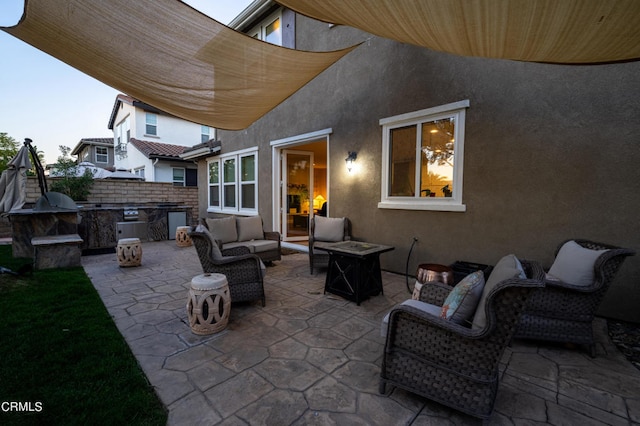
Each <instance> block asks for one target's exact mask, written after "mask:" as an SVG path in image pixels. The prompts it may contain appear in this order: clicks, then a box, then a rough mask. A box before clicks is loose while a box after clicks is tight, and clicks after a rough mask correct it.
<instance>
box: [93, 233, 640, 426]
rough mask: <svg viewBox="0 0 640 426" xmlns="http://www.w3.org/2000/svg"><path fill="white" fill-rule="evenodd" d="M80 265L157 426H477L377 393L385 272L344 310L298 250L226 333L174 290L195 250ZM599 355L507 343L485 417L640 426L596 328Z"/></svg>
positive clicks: (632, 374)
mask: <svg viewBox="0 0 640 426" xmlns="http://www.w3.org/2000/svg"><path fill="white" fill-rule="evenodd" d="M82 264H83V266H84V269H85V270H86V272H87V274H88V275H89V277H90V278H91V281H92V282H93V284H94V286H95V288H96V289H97V291H98V292H99V294H100V296H101V297H102V300H103V301H104V304H105V306H106V307H107V309H108V310H109V312H110V314H111V315H112V317H113V319H114V321H115V323H116V324H117V326H118V328H119V330H120V331H121V333H122V335H123V336H124V337H125V339H126V341H127V342H128V344H129V346H130V347H131V350H132V352H133V354H134V355H135V356H136V358H137V359H138V361H139V363H140V365H141V366H142V369H143V370H144V372H145V374H146V375H147V377H148V379H149V381H150V383H151V384H152V385H153V386H154V388H155V389H156V391H157V393H158V395H159V396H160V399H161V400H162V402H163V403H164V404H165V406H166V407H167V408H168V410H169V421H168V424H170V425H214V424H221V425H245V424H252V425H254V424H255V425H289V424H292V425H314V424H317V425H347V424H348V425H351V424H355V425H408V424H411V425H427V424H429V425H430V424H438V425H447V424H450V425H454V424H455V425H466V424H469V425H473V424H480V423H481V422H480V421H479V420H477V419H474V418H473V417H469V416H467V415H464V414H461V413H458V412H456V411H454V410H451V409H449V408H446V407H443V406H441V405H439V404H437V403H435V402H432V401H429V400H427V399H424V398H421V397H418V396H416V395H413V394H411V393H408V392H405V391H402V390H399V389H395V390H393V391H392V392H391V393H390V394H389V395H387V396H385V395H380V394H379V393H378V377H379V372H380V361H381V356H382V351H383V345H384V339H383V338H382V337H381V336H380V331H379V324H380V320H381V318H382V317H383V316H384V315H385V314H386V312H387V311H388V310H389V309H390V308H391V307H392V306H393V305H394V304H395V303H399V302H401V301H403V300H405V299H408V298H410V294H409V293H408V291H407V289H406V285H405V278H404V276H401V275H396V274H391V273H384V272H383V282H384V295H380V296H377V297H374V298H371V299H369V300H367V301H365V302H363V303H362V304H361V306H356V304H355V303H352V302H349V301H346V300H344V299H342V298H340V297H338V296H333V295H324V294H323V289H324V274H323V273H320V274H317V275H310V274H309V267H308V258H307V255H306V254H303V253H300V254H293V255H287V256H283V258H282V261H278V262H274V266H270V267H268V268H267V275H266V279H265V291H266V297H267V303H266V307H264V308H263V307H262V306H261V305H260V303H259V302H256V303H250V304H234V305H232V309H231V318H230V322H229V325H228V327H227V328H226V329H225V330H224V331H223V332H221V333H218V334H216V335H213V336H197V335H195V334H193V333H191V331H190V328H189V324H188V320H187V314H186V309H185V306H186V301H187V291H188V288H189V285H190V282H191V278H192V277H193V276H195V275H198V274H200V273H202V269H201V267H200V264H199V262H198V259H197V256H196V253H195V249H194V248H193V247H186V248H178V247H176V245H175V241H161V242H145V243H144V244H143V258H142V266H140V267H134V268H120V267H118V262H117V260H116V255H115V254H106V255H96V256H83V257H82ZM596 328H597V330H596V331H597V335H598V339H599V345H598V357H597V358H595V359H591V358H589V356H588V355H587V354H586V352H584V351H581V350H579V349H566V348H564V347H558V346H551V345H544V346H537V345H534V344H531V343H526V342H521V341H515V342H514V343H513V345H512V346H511V347H510V348H508V349H507V351H506V353H505V355H504V359H503V376H502V381H501V383H500V388H499V392H498V397H497V400H496V405H495V411H494V414H493V416H492V418H491V420H490V421H489V422H488V423H489V424H500V425H502V424H504V425H516V424H527V425H531V424H540V425H544V424H552V425H574V424H581V425H597V424H611V425H629V424H640V371H638V370H637V369H636V368H635V367H633V366H632V365H631V363H629V362H628V361H627V360H626V359H625V358H624V357H623V356H622V355H621V354H620V353H619V351H618V350H617V349H616V348H615V346H613V345H612V344H611V342H610V341H609V338H608V335H607V333H606V322H605V321H604V320H599V321H597V323H596Z"/></svg>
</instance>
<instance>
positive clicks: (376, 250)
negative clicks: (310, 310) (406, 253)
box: [315, 241, 394, 306]
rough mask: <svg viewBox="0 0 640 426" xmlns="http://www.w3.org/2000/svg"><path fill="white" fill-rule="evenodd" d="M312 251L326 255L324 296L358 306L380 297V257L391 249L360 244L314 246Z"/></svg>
mask: <svg viewBox="0 0 640 426" xmlns="http://www.w3.org/2000/svg"><path fill="white" fill-rule="evenodd" d="M315 247H316V248H317V249H320V250H325V251H327V252H329V269H328V270H327V278H326V281H325V285H324V292H325V293H327V292H329V293H333V294H336V295H338V296H342V297H344V298H345V299H348V300H351V301H354V302H356V304H357V305H358V306H359V305H360V302H362V301H363V300H366V299H368V298H369V297H370V296H376V295H378V294H380V293H384V290H383V288H382V274H381V272H380V254H382V253H385V252H388V251H391V250H393V249H394V247H391V246H385V245H382V244H373V243H367V242H362V241H341V242H337V243H329V242H316V244H315Z"/></svg>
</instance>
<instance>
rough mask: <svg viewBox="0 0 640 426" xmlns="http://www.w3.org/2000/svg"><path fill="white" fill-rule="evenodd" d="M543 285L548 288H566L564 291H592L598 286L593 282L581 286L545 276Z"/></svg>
mask: <svg viewBox="0 0 640 426" xmlns="http://www.w3.org/2000/svg"><path fill="white" fill-rule="evenodd" d="M544 283H545V287H547V289H549V290H566V291H577V292H579V293H592V292H593V291H594V290H597V289H598V288H599V287H600V286H599V285H596V284H595V283H594V284H593V285H590V286H586V287H585V286H581V285H574V284H569V283H567V282H564V281H561V280H552V279H548V278H546V279H545V280H544Z"/></svg>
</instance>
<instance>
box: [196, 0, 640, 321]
mask: <svg viewBox="0 0 640 426" xmlns="http://www.w3.org/2000/svg"><path fill="white" fill-rule="evenodd" d="M273 16H277V17H278V18H279V19H280V24H279V31H281V35H280V36H281V40H287V43H288V44H287V47H293V48H296V49H299V50H309V51H324V50H334V49H340V48H344V47H347V46H352V45H355V44H358V43H362V44H361V45H360V46H358V47H357V48H356V49H355V50H354V51H353V52H351V53H349V54H348V55H347V56H345V57H344V58H343V59H341V60H340V61H338V62H337V63H336V64H334V65H333V66H332V67H330V68H329V69H327V70H326V71H325V72H323V73H322V74H320V75H319V76H318V77H317V78H315V79H314V80H313V81H311V82H310V83H309V84H307V85H306V86H305V87H303V88H302V89H300V90H299V91H298V92H297V93H295V94H293V95H292V96H291V97H289V98H288V99H287V100H286V101H285V102H283V103H282V104H280V105H279V106H277V107H276V108H274V109H273V110H272V111H271V112H269V113H268V114H267V115H265V116H264V117H262V118H261V119H259V120H258V121H256V122H255V123H254V124H252V125H251V126H249V127H248V128H247V129H244V130H242V131H223V130H220V131H218V134H217V140H218V141H219V142H220V147H219V150H216V151H215V152H214V151H208V150H207V149H206V147H202V148H200V149H198V150H193V151H191V152H190V153H189V154H188V155H189V157H188V158H189V159H197V160H198V164H199V169H198V173H199V182H200V186H199V200H200V201H199V205H200V207H199V214H200V216H202V217H204V216H217V215H225V214H235V215H255V214H260V215H261V216H262V218H263V220H264V223H265V227H266V228H268V229H273V230H277V231H280V232H281V233H282V235H283V239H284V243H283V244H284V245H285V246H286V245H287V244H290V243H294V242H296V241H298V242H304V239H305V236H306V235H305V231H306V227H305V226H306V221H305V219H306V218H307V217H308V216H310V215H312V214H314V212H316V210H317V209H318V207H320V205H319V203H320V201H322V200H328V215H329V216H333V217H341V216H347V217H349V218H350V219H351V222H352V225H353V236H354V238H355V239H358V240H366V241H370V242H374V243H380V244H386V245H391V246H394V247H395V250H394V251H392V252H389V253H386V254H384V255H382V257H381V262H382V267H383V268H384V269H387V270H390V271H394V272H398V273H404V272H405V267H406V265H407V262H408V261H409V265H410V266H409V270H408V272H409V274H415V270H416V266H417V264H418V263H443V264H449V263H452V262H454V261H456V260H464V261H473V262H479V263H486V264H495V262H497V260H498V259H500V258H501V257H502V256H503V255H505V254H509V253H514V254H516V255H517V256H520V257H522V258H528V259H535V260H538V261H540V262H541V263H542V264H543V265H545V266H547V267H548V266H550V265H551V263H552V261H553V258H554V251H555V249H556V247H557V245H558V244H559V243H560V242H562V241H563V240H565V239H570V238H586V239H592V240H596V241H602V242H606V243H610V244H614V245H619V246H623V247H628V248H632V249H635V250H636V251H638V252H640V233H639V232H638V225H637V212H638V211H640V197H639V196H638V195H637V194H638V192H639V191H640V186H639V185H640V184H639V182H640V179H638V176H639V174H638V166H637V165H638V164H639V163H640V148H639V147H638V135H639V134H640V120H638V117H640V98H638V93H640V62H628V63H617V64H602V65H588V66H575V65H556V64H541V63H526V62H517V61H510V60H495V59H486V58H474V57H462V56H457V55H452V54H448V53H442V52H436V51H432V50H429V49H426V48H422V47H417V46H412V45H408V44H402V43H398V42H395V41H392V40H388V39H384V38H381V37H377V36H372V35H371V34H367V33H363V32H362V31H359V30H356V29H354V28H350V27H345V26H340V25H331V24H327V23H324V22H319V21H316V20H313V19H310V18H307V17H305V16H302V15H298V14H294V13H293V12H291V11H289V10H283V9H282V8H280V7H278V6H277V5H275V4H274V3H272V2H270V1H262V2H260V1H257V2H253V3H252V4H251V6H250V7H249V9H247V10H246V11H244V12H243V13H242V14H241V15H240V16H239V17H238V18H237V19H236V20H234V22H232V23H231V26H232V27H234V28H236V29H238V30H240V31H245V32H248V33H249V34H252V32H251V31H253V29H255V28H267V27H268V25H269V20H268V19H267V20H265V18H268V17H269V18H270V17H273ZM285 21H286V24H284V22H285ZM350 152H355V153H356V155H355V161H354V162H353V164H352V167H351V172H349V171H348V169H347V167H346V163H345V160H346V159H348V158H349V153H350ZM351 157H353V156H351ZM320 196H321V197H320ZM316 200H318V202H316ZM316 204H317V205H316ZM414 238H415V239H417V243H416V244H415V246H413V245H412V244H413V242H414ZM411 248H413V250H412V251H411V250H410V249H411ZM409 255H411V257H410V258H409ZM638 276H640V255H638V256H635V257H631V258H629V259H627V260H626V261H625V264H624V265H623V267H622V269H621V270H620V272H619V273H618V276H617V279H616V282H615V283H614V285H613V286H612V288H611V289H610V291H609V293H608V294H607V297H606V299H605V301H604V304H603V306H602V308H601V314H603V315H606V316H609V317H618V318H622V319H626V320H632V321H640V310H638V306H640V292H638V290H637V288H638V285H637V281H638Z"/></svg>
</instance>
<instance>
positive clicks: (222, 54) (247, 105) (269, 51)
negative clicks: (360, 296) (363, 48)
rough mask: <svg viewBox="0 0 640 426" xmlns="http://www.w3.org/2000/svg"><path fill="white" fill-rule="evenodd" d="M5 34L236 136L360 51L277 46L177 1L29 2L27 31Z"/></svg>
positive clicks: (153, 102) (141, 97)
mask: <svg viewBox="0 0 640 426" xmlns="http://www.w3.org/2000/svg"><path fill="white" fill-rule="evenodd" d="M3 30H4V31H6V32H7V33H9V34H11V35H13V36H15V37H17V38H19V39H21V40H23V41H25V42H26V43H29V44H31V45H32V46H34V47H36V48H38V49H40V50H42V51H44V52H46V53H48V54H50V55H52V56H54V57H56V58H58V59H60V60H61V61H63V62H65V63H67V64H69V65H71V66H72V67H74V68H77V69H78V70H80V71H82V72H84V73H85V74H88V75H90V76H92V77H94V78H96V79H98V80H100V81H102V82H103V83H105V84H107V85H109V86H111V87H113V88H115V89H117V90H121V91H122V92H124V93H126V94H128V95H130V96H132V97H134V98H137V99H139V100H141V101H143V102H146V103H148V104H150V105H153V106H155V107H156V108H159V109H161V110H163V111H165V112H168V113H171V114H174V115H176V116H178V117H180V118H183V119H185V120H190V121H193V122H196V123H199V124H205V125H208V126H212V127H217V128H221V129H230V130H239V129H244V128H246V127H248V126H249V125H250V124H251V123H253V122H254V121H255V120H257V119H258V118H260V117H261V116H263V115H264V114H266V113H267V112H269V111H270V110H271V109H273V108H274V107H275V106H276V105H278V104H279V103H280V102H282V101H284V100H285V99H286V98H287V97H289V96H290V95H291V94H293V93H294V92H295V91H296V90H298V89H299V88H301V87H302V86H304V85H305V84H306V83H308V82H309V81H310V80H312V79H313V78H314V77H315V76H317V75H318V74H320V73H321V72H322V71H323V70H325V69H326V68H328V67H329V66H330V65H331V64H333V63H334V62H335V61H337V60H338V59H340V58H341V57H342V56H344V55H345V54H347V53H348V52H349V51H350V50H351V49H353V47H351V48H348V49H344V50H340V51H334V52H304V51H297V50H292V49H285V48H282V47H279V46H274V45H271V44H268V43H264V42H261V41H258V40H255V39H253V38H251V37H248V36H246V35H244V34H241V33H239V32H236V31H234V30H232V29H230V28H228V27H226V26H224V25H222V24H221V23H219V22H217V21H215V20H213V19H210V18H209V17H207V16H205V15H203V14H201V13H200V12H198V11H196V10H195V9H192V8H191V7H189V6H187V5H185V4H184V3H181V2H179V1H177V0H153V1H132V0H28V1H27V5H26V12H25V15H24V16H23V18H22V20H21V21H20V23H18V25H16V26H15V27H11V28H3ZM87 96H91V94H90V93H88V94H87Z"/></svg>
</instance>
